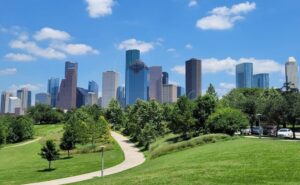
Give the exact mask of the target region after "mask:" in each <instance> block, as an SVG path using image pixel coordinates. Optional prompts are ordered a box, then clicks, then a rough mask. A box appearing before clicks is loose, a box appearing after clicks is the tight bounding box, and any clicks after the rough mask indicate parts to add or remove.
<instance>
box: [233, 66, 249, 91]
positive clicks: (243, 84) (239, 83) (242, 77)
mask: <svg viewBox="0 0 300 185" xmlns="http://www.w3.org/2000/svg"><path fill="white" fill-rule="evenodd" d="M235 72H236V73H235V75H236V77H235V78H236V88H251V87H252V77H253V64H252V63H242V64H238V65H236V68H235Z"/></svg>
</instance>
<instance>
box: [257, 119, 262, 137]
mask: <svg viewBox="0 0 300 185" xmlns="http://www.w3.org/2000/svg"><path fill="white" fill-rule="evenodd" d="M261 116H262V114H256V117H257V118H258V128H259V139H261V135H262V129H261V126H260V117H261Z"/></svg>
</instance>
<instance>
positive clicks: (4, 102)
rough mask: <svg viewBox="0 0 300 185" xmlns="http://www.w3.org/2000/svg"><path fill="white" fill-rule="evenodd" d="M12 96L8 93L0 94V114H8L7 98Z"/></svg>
mask: <svg viewBox="0 0 300 185" xmlns="http://www.w3.org/2000/svg"><path fill="white" fill-rule="evenodd" d="M12 96H13V94H12V93H10V92H5V91H4V92H2V94H1V113H9V97H12Z"/></svg>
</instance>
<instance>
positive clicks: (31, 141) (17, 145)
mask: <svg viewBox="0 0 300 185" xmlns="http://www.w3.org/2000/svg"><path fill="white" fill-rule="evenodd" d="M40 139H41V137H38V138H36V139H33V140H30V141H26V142H24V143H20V144H15V145H12V146H5V147H4V148H15V147H19V146H24V145H28V144H30V143H34V142H36V141H38V140H40Z"/></svg>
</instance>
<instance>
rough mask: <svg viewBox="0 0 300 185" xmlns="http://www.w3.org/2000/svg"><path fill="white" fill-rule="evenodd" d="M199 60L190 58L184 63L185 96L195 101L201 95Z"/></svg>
mask: <svg viewBox="0 0 300 185" xmlns="http://www.w3.org/2000/svg"><path fill="white" fill-rule="evenodd" d="M201 81H202V77H201V60H198V59H195V58H192V59H190V60H188V61H186V62H185V86H186V96H187V97H188V98H189V99H195V98H197V97H198V96H199V95H201V85H202V82H201Z"/></svg>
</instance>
